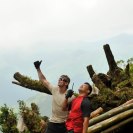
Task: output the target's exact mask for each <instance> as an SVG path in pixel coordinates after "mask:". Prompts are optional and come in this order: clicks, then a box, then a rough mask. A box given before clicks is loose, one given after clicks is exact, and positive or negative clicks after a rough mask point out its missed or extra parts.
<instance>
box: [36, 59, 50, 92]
mask: <svg viewBox="0 0 133 133" xmlns="http://www.w3.org/2000/svg"><path fill="white" fill-rule="evenodd" d="M41 63H42V60H41V61H35V62H34V66H35V68H36V70H37V73H38V77H39V80H40V81H41V82H42V83H43V84H44V86H45V87H47V88H48V89H49V90H50V87H49V86H50V83H49V82H48V81H47V79H46V77H45V76H44V75H43V73H42V71H41V69H40V65H41ZM50 91H51V90H50Z"/></svg>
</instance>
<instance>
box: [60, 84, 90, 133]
mask: <svg viewBox="0 0 133 133" xmlns="http://www.w3.org/2000/svg"><path fill="white" fill-rule="evenodd" d="M91 92H92V87H91V85H90V84H89V83H87V82H86V83H84V84H82V85H81V86H80V88H79V95H78V97H76V98H75V99H73V101H72V103H71V109H70V112H69V115H68V119H67V121H66V128H67V131H68V132H67V133H87V129H88V125H89V117H90V113H91V108H90V101H89V99H88V95H89V94H90V93H91ZM69 97H70V96H68V97H67V95H66V97H65V100H64V101H63V104H62V109H63V110H67V109H68V98H69Z"/></svg>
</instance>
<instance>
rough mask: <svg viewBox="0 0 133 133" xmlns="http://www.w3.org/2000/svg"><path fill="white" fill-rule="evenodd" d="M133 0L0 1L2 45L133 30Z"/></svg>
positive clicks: (92, 36)
mask: <svg viewBox="0 0 133 133" xmlns="http://www.w3.org/2000/svg"><path fill="white" fill-rule="evenodd" d="M132 5H133V2H132V0H126V1H125V0H121V1H120V0H115V1H114V0H112V1H111V0H100V1H99V0H67V1H65V0H56V1H55V0H39V1H36V0H32V1H31V0H23V1H21V0H12V1H11V0H4V1H0V6H1V8H0V17H1V21H0V29H1V33H0V36H2V37H1V38H0V45H2V46H3V47H7V46H8V47H9V48H10V47H15V46H18V45H23V46H24V45H30V44H32V43H34V42H38V41H41V40H42V41H49V40H54V41H59V40H62V41H63V40H66V41H78V40H80V41H81V40H96V39H101V38H102V39H104V38H107V37H110V36H113V35H117V34H119V33H129V32H130V33H132V32H133V18H132V12H133V6H132Z"/></svg>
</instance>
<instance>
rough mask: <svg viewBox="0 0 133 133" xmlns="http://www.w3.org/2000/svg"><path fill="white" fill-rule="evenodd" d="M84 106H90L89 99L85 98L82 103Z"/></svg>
mask: <svg viewBox="0 0 133 133" xmlns="http://www.w3.org/2000/svg"><path fill="white" fill-rule="evenodd" d="M82 104H85V105H86V104H90V100H89V97H84V98H83V101H82Z"/></svg>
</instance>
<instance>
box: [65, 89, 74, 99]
mask: <svg viewBox="0 0 133 133" xmlns="http://www.w3.org/2000/svg"><path fill="white" fill-rule="evenodd" d="M72 95H73V90H68V91H67V93H66V99H68V98H69V97H72Z"/></svg>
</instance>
